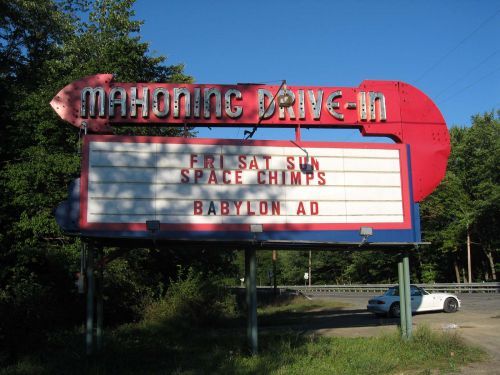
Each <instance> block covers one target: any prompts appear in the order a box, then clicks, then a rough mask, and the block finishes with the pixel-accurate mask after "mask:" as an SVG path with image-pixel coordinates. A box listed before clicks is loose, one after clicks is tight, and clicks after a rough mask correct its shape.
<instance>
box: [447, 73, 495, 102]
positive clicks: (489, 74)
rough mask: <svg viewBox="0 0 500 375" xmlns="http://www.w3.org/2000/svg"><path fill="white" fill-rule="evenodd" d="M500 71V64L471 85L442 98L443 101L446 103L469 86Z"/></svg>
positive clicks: (469, 86)
mask: <svg viewBox="0 0 500 375" xmlns="http://www.w3.org/2000/svg"><path fill="white" fill-rule="evenodd" d="M498 71H500V66H498V67H497V68H496V69H495V70H493V71H492V72H489V73H488V74H485V75H484V76H482V77H481V78H479V79H478V80H476V81H474V82H472V83H471V84H470V85H468V86H465V87H462V88H461V89H460V90H458V91H456V92H455V93H454V94H453V95H451V96H448V97H447V98H445V99H443V100H441V103H446V102H447V101H449V100H450V99H452V98H454V97H455V96H457V95H458V94H461V93H462V92H463V91H464V90H467V89H469V88H471V87H472V86H475V85H476V84H477V83H479V82H481V81H482V80H484V79H486V78H488V77H489V76H491V75H492V74H495V73H496V72H498Z"/></svg>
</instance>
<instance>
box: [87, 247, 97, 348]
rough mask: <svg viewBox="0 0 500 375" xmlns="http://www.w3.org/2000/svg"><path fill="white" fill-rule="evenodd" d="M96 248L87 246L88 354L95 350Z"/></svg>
mask: <svg viewBox="0 0 500 375" xmlns="http://www.w3.org/2000/svg"><path fill="white" fill-rule="evenodd" d="M94 295H95V279H94V248H93V246H92V245H91V244H89V245H88V246H87V322H86V326H85V344H86V351H87V355H91V354H92V352H93V350H94Z"/></svg>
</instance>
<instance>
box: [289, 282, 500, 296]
mask: <svg viewBox="0 0 500 375" xmlns="http://www.w3.org/2000/svg"><path fill="white" fill-rule="evenodd" d="M394 285H396V284H345V285H312V286H300V285H283V286H279V288H280V289H285V290H287V289H288V290H296V291H300V292H303V293H306V294H338V293H379V294H381V293H383V292H385V291H386V290H387V288H389V287H390V286H394ZM415 285H418V286H421V287H423V288H424V289H425V290H427V291H429V292H448V293H500V283H470V284H469V283H464V284H458V283H441V284H415Z"/></svg>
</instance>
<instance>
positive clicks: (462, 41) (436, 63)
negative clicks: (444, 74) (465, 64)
mask: <svg viewBox="0 0 500 375" xmlns="http://www.w3.org/2000/svg"><path fill="white" fill-rule="evenodd" d="M498 13H500V9H498V10H497V11H496V12H495V13H493V15H491V16H490V17H488V18H487V19H486V20H484V21H483V22H482V23H481V24H480V25H479V26H478V27H477V28H476V29H475V30H474V31H472V32H471V33H469V34H468V35H467V36H466V37H465V38H463V39H462V40H461V41H460V42H459V43H458V44H457V45H456V46H455V47H453V48H452V49H451V50H449V51H448V52H447V53H445V54H444V56H443V57H441V58H440V59H439V60H438V61H436V62H435V63H434V64H433V65H432V66H431V67H430V68H428V69H427V70H426V71H425V72H423V73H422V74H421V75H420V77H418V78H417V79H416V80H415V83H418V82H420V81H421V80H422V78H424V77H425V76H426V75H427V73H429V72H430V71H432V70H434V68H436V67H437V66H438V65H439V64H441V63H442V62H443V61H444V60H445V59H446V58H447V57H448V56H450V55H451V54H452V53H453V52H455V51H456V50H457V49H458V47H460V46H461V45H462V44H464V42H465V41H466V40H467V39H469V38H470V37H471V36H472V35H474V34H475V33H476V32H477V31H478V30H480V29H481V28H482V27H483V26H484V25H486V24H487V23H488V22H490V21H491V20H492V19H493V18H495V17H496V15H497V14H498Z"/></svg>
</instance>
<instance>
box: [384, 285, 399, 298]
mask: <svg viewBox="0 0 500 375" xmlns="http://www.w3.org/2000/svg"><path fill="white" fill-rule="evenodd" d="M384 295H385V296H399V288H398V287H396V286H393V287H391V288H389V289H388V290H387V292H385V293H384Z"/></svg>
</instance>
